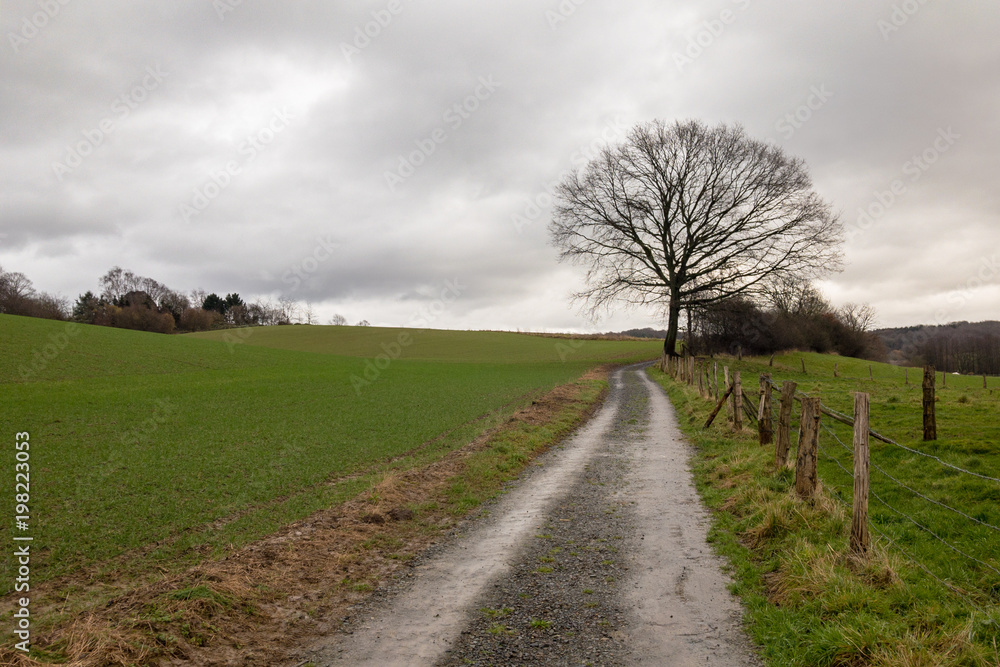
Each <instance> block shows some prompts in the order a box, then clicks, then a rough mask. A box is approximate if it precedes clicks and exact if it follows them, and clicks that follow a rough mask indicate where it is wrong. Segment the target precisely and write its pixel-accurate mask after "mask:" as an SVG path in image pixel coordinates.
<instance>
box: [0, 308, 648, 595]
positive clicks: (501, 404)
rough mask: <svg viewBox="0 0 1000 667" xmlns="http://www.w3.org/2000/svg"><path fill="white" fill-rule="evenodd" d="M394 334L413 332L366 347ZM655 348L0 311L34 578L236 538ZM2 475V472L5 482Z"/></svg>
mask: <svg viewBox="0 0 1000 667" xmlns="http://www.w3.org/2000/svg"><path fill="white" fill-rule="evenodd" d="M400 333H406V334H408V335H410V336H411V337H412V341H411V344H410V345H405V346H402V347H401V348H400V353H399V354H395V355H393V356H392V358H390V357H389V356H386V357H385V359H384V360H379V359H378V355H379V354H383V352H382V350H384V349H385V348H384V347H383V344H385V345H389V346H390V348H391V345H392V343H393V341H398V339H399V335H400ZM227 336H228V337H227ZM477 339H479V342H478V344H477ZM570 342H572V343H573V345H572V346H568V345H567V343H570ZM559 345H562V346H563V347H557V346H559ZM46 346H49V347H48V349H46ZM658 346H659V343H656V342H655V341H652V342H648V343H647V342H604V341H587V342H585V343H583V344H582V345H580V344H577V343H576V342H573V341H565V340H563V341H560V340H558V339H550V338H540V337H534V336H519V335H517V334H474V333H472V334H470V333H465V332H446V331H420V330H413V331H409V332H403V331H402V330H384V329H377V328H368V327H366V328H363V329H360V328H354V327H304V326H303V327H280V328H278V327H276V328H274V330H273V331H272V330H268V329H259V330H242V331H240V332H238V334H236V335H234V334H233V333H230V332H223V333H218V334H207V335H204V336H201V335H199V336H162V335H156V334H147V333H141V332H133V331H125V330H117V329H109V328H101V327H91V326H83V325H75V326H74V325H67V324H65V323H60V322H52V321H47V320H37V319H30V318H20V317H13V316H7V315H3V316H0V405H2V406H3V408H2V409H3V414H4V419H3V422H4V425H5V428H6V430H7V433H6V434H5V436H4V437H5V439H7V440H8V441H10V442H11V451H12V450H13V439H14V434H15V432H20V431H27V432H29V433H30V443H31V449H30V453H31V459H30V470H31V494H30V495H31V502H30V509H31V520H30V534H31V535H32V536H33V537H34V544H35V545H36V547H35V548H36V555H35V556H34V557H33V560H32V577H33V582H39V583H40V582H42V581H45V580H47V579H51V578H54V577H59V576H62V575H67V574H71V573H73V572H75V571H78V570H80V569H81V568H86V567H97V568H100V567H102V564H105V563H110V562H111V559H113V558H114V557H116V556H119V555H121V554H125V553H142V554H143V561H144V562H146V563H154V564H156V563H159V564H161V566H163V567H165V568H167V569H171V568H176V567H179V566H182V565H184V564H185V563H188V562H190V561H192V560H197V559H199V558H203V557H205V555H206V554H210V553H218V552H219V550H221V549H222V548H223V547H231V546H234V545H235V546H238V545H240V544H245V543H247V542H249V541H252V540H255V539H257V538H259V537H260V536H262V535H265V534H267V533H269V532H271V531H273V530H275V529H276V528H278V527H279V526H282V525H285V524H287V523H289V522H291V521H293V520H296V519H298V518H301V517H303V516H306V515H308V514H309V513H311V512H313V511H315V510H316V509H318V508H321V507H326V506H329V505H331V504H332V503H336V502H338V501H339V500H343V499H345V498H347V497H350V496H352V495H355V494H357V493H358V492H359V490H360V489H361V488H363V487H364V485H365V484H366V483H368V482H369V480H368V479H367V478H366V477H365V475H366V474H368V473H371V472H372V471H374V470H376V469H379V470H384V469H385V468H386V466H392V465H415V464H416V463H419V462H420V461H427V460H432V459H434V458H435V457H440V456H441V455H442V454H443V453H444V452H447V451H449V450H450V449H454V448H455V447H457V446H460V445H462V444H464V443H466V442H468V441H470V440H471V439H472V438H473V437H474V436H475V435H476V434H478V433H480V432H481V431H483V430H485V429H486V428H487V427H489V426H491V425H494V424H496V423H498V422H499V421H501V420H502V419H503V418H504V417H505V416H506V415H508V414H510V413H512V412H513V411H514V410H516V409H517V408H519V407H521V406H522V405H524V404H525V403H528V402H530V401H531V399H532V398H533V397H536V396H538V395H539V394H541V393H543V392H545V391H547V390H549V389H551V388H552V387H553V386H555V385H557V384H561V383H565V382H568V381H571V380H573V379H575V378H576V377H578V376H580V375H581V373H583V372H584V371H585V370H586V369H587V368H589V367H592V366H595V365H598V364H600V363H604V362H608V361H612V360H614V361H622V360H626V359H636V360H638V359H643V358H650V357H653V356H655V354H656V350H657V349H658ZM277 348H287V349H277ZM36 352H37V353H38V355H36V354H35V353H36ZM46 357H50V358H46ZM374 362H378V367H377V368H375V366H374ZM373 368H375V370H376V371H377V372H374V373H373V372H372V369H373ZM366 371H367V372H368V375H367V376H366V375H365V373H366ZM359 377H360V378H366V379H365V382H364V383H363V384H362V385H360V386H359V385H357V384H356V383H353V382H352V378H359ZM404 455H405V456H406V458H405V460H399V461H397V462H396V463H393V461H394V460H396V459H397V458H398V457H402V456H404ZM9 459H10V461H9V462H10V464H11V465H10V470H11V471H13V454H11V456H10V457H9ZM13 486H14V479H13V473H12V474H10V475H7V476H5V479H4V482H3V488H4V491H5V492H6V495H5V497H12V494H13V491H14V489H13ZM11 511H13V506H11ZM9 530H10V531H11V532H10V534H11V536H13V535H14V534H15V533H16V531H14V529H13V528H11V529H9ZM3 564H4V567H5V571H10V568H11V566H12V561H11V556H10V550H5V555H4V559H3ZM119 566H120V563H116V564H115V565H114V567H119ZM108 567H111V566H108ZM11 585H12V582H11V581H10V579H6V580H4V583H3V586H4V587H5V588H6V590H7V591H9V590H10V586H11Z"/></svg>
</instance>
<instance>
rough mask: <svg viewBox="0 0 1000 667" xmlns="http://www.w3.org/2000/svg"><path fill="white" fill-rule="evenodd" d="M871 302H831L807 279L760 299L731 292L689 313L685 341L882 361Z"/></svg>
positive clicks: (701, 349) (694, 347)
mask: <svg viewBox="0 0 1000 667" xmlns="http://www.w3.org/2000/svg"><path fill="white" fill-rule="evenodd" d="M874 322H875V311H874V310H873V309H872V308H871V306H868V305H867V304H865V305H856V304H848V305H846V306H844V307H843V308H840V309H835V308H834V307H833V306H831V305H830V304H829V303H828V302H827V301H826V300H825V299H824V298H823V297H822V295H820V293H819V292H818V291H817V290H816V289H815V288H814V287H813V286H812V285H810V284H809V283H807V282H797V281H789V282H784V283H781V284H779V285H777V286H775V287H773V288H771V289H770V290H769V291H768V293H767V295H766V298H765V299H764V300H763V301H755V300H751V299H748V298H743V297H734V298H731V299H726V300H724V301H720V302H717V303H713V304H710V305H707V306H705V307H703V308H700V309H698V310H697V311H693V312H690V313H688V335H687V336H686V340H685V343H686V344H687V345H688V346H689V349H690V350H691V351H693V352H695V353H712V354H714V353H730V354H736V353H737V352H739V351H742V352H743V353H744V354H752V355H764V354H774V353H776V352H780V351H782V350H792V349H796V350H809V351H813V352H822V353H828V352H832V353H836V354H840V355H842V356H845V357H857V358H861V359H871V360H879V361H881V360H884V359H885V358H886V356H887V353H886V350H885V347H884V345H883V344H882V340H881V339H880V338H879V337H878V336H877V335H876V334H875V333H873V332H872V326H873V324H874Z"/></svg>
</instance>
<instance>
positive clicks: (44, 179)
mask: <svg viewBox="0 0 1000 667" xmlns="http://www.w3.org/2000/svg"><path fill="white" fill-rule="evenodd" d="M780 4H781V5H782V6H781V7H779V6H778V5H779V3H765V2H759V1H757V0H736V1H733V2H729V1H722V2H709V3H705V2H694V1H693V0H690V1H683V2H675V3H669V4H666V5H665V4H664V3H654V2H652V1H646V2H643V1H640V2H634V3H624V4H623V3H611V2H606V1H602V0H562V1H561V2H555V1H552V2H537V1H529V0H513V1H511V2H505V3H502V4H497V5H488V6H484V5H481V4H479V3H476V4H473V3H467V2H466V3H461V2H458V1H457V0H452V1H441V2H435V3H417V2H412V1H411V0H383V1H381V2H370V3H321V2H306V1H290V2H281V3H279V2H263V1H258V2H254V1H251V0H244V1H243V2H237V1H236V0H216V1H215V2H201V1H198V2H196V1H194V0H191V1H187V2H184V1H181V2H176V3H169V4H167V3H156V4H150V3H127V2H124V1H117V0H108V1H107V2H102V3H98V4H97V6H92V5H89V4H88V5H85V4H82V3H79V2H73V1H72V0H35V1H25V0H16V1H13V2H7V3H5V4H4V6H3V9H2V11H3V14H2V16H0V27H2V33H3V36H4V43H3V44H2V45H0V68H2V71H3V77H2V79H0V210H2V213H0V216H2V217H0V232H2V233H3V234H6V236H4V237H0V265H3V266H4V268H6V269H8V270H17V271H23V272H24V273H26V274H27V275H28V276H29V277H31V278H32V279H33V280H34V281H35V283H36V285H37V286H38V287H39V288H41V289H44V290H47V291H54V292H61V293H63V294H65V295H67V296H71V297H75V296H76V294H78V293H79V292H81V291H83V290H85V289H93V288H95V287H96V282H97V279H98V277H99V276H100V275H101V274H103V273H104V272H105V271H106V270H107V269H108V268H110V267H111V266H112V265H115V264H119V265H122V266H124V267H127V268H130V269H132V270H134V271H136V272H138V273H141V274H143V275H149V276H152V277H154V278H156V279H158V280H160V281H161V282H164V283H166V284H168V285H170V286H172V287H174V288H175V289H180V290H189V289H193V288H197V287H201V288H204V289H206V290H209V291H218V292H232V291H235V292H240V293H241V294H243V295H245V296H252V295H270V296H277V295H279V294H282V295H285V296H290V297H292V298H295V299H298V300H300V301H306V300H308V301H310V302H312V303H313V304H314V306H315V307H316V310H317V311H318V312H319V313H320V314H321V316H323V317H328V316H329V315H332V314H333V313H334V312H342V313H344V314H346V315H347V316H348V317H349V319H351V320H352V321H356V320H358V319H362V318H366V319H368V320H370V321H371V322H372V323H373V324H385V325H398V324H405V323H406V322H407V321H408V320H409V319H410V318H411V317H412V315H413V313H414V312H415V311H419V310H420V308H421V307H423V306H426V305H427V304H429V303H432V302H433V300H434V299H435V298H436V296H437V294H438V293H439V292H440V290H441V289H444V286H445V284H446V281H457V283H458V284H460V285H461V286H462V290H461V294H460V296H459V297H458V298H457V299H455V300H454V301H453V302H452V303H450V304H449V306H448V308H447V310H446V311H445V312H443V313H441V315H440V316H439V318H438V320H437V322H436V323H435V325H436V326H447V327H463V328H505V329H519V328H520V329H533V330H539V329H570V328H573V329H591V328H593V327H595V325H593V324H592V323H590V322H589V321H588V320H587V319H586V318H584V317H582V316H581V315H580V314H578V313H577V312H576V310H574V309H573V308H572V307H571V306H570V304H569V303H568V300H567V296H568V294H569V293H571V292H572V291H574V290H575V289H578V288H579V287H580V285H581V281H582V273H581V271H579V270H578V269H576V268H574V267H568V266H565V265H561V264H559V263H558V262H557V257H556V252H555V250H554V249H553V248H552V247H550V246H549V245H548V238H547V233H546V224H547V221H548V216H549V211H548V207H549V205H550V199H551V198H550V197H549V192H550V191H551V186H552V184H553V183H554V182H557V181H558V179H559V178H560V175H561V174H562V173H565V171H566V170H567V169H571V168H573V167H575V166H579V164H581V163H582V162H583V161H584V160H585V159H586V157H587V156H588V155H591V154H593V151H594V150H595V149H596V147H598V146H599V145H600V144H601V142H603V141H609V140H610V141H615V140H617V139H619V138H621V137H622V136H623V135H624V134H625V132H626V131H627V130H628V128H629V127H631V126H632V125H634V124H636V123H640V122H644V121H647V120H650V119H653V118H663V119H666V120H672V119H675V118H701V119H704V120H706V121H708V122H723V121H724V122H740V123H742V124H743V125H745V126H746V128H747V130H748V132H749V133H750V134H752V135H755V136H758V137H761V138H767V139H770V140H772V141H774V142H775V143H778V144H779V145H782V146H783V147H785V148H786V149H787V150H788V151H789V152H791V153H793V154H795V155H798V156H801V157H803V158H804V159H805V160H806V162H807V164H808V165H809V166H810V169H811V172H812V174H813V177H814V181H815V184H816V188H817V190H818V191H819V192H820V193H821V194H822V195H823V196H824V197H825V198H826V199H828V200H829V201H831V202H832V203H833V205H834V206H835V207H836V208H837V209H838V210H840V211H842V215H843V218H844V220H845V222H846V223H847V224H848V227H849V229H850V230H852V231H851V232H850V234H849V240H848V242H847V244H846V246H845V252H846V258H847V261H848V267H847V269H846V270H845V271H844V272H843V273H841V274H838V275H836V276H833V277H832V278H831V279H830V280H829V281H827V282H825V283H824V284H823V289H824V291H825V292H826V293H827V295H828V296H829V297H830V298H831V299H832V300H833V301H834V302H835V303H843V302H846V301H869V302H872V303H873V304H874V305H875V306H876V308H877V309H878V310H879V313H880V316H881V317H880V321H881V323H882V324H886V325H902V324H915V323H918V322H924V323H939V320H941V318H943V319H944V321H950V320H960V319H967V320H978V319H987V318H1000V313H998V312H997V311H998V306H1000V303H998V301H997V295H998V289H997V284H998V283H1000V275H998V271H1000V269H998V268H997V262H996V253H997V252H1000V247H998V246H1000V224H998V222H1000V212H998V211H1000V207H998V195H997V189H996V187H995V181H996V178H997V163H996V155H997V154H1000V145H998V144H1000V132H998V131H997V129H998V128H997V127H996V124H997V122H998V121H997V118H998V117H997V114H996V109H997V108H998V107H1000V79H998V78H997V76H996V72H997V71H998V65H1000V43H998V41H997V40H996V39H995V35H996V34H998V33H1000V10H998V9H996V8H994V7H989V6H987V4H986V3H979V4H975V5H972V4H968V5H962V6H949V7H947V8H946V7H943V6H941V5H937V4H933V3H929V2H924V3H921V2H919V1H918V0H905V1H901V2H897V3H895V4H890V3H869V2H863V1H862V0H850V1H848V2H845V3H839V4H836V5H823V6H813V5H811V4H809V5H806V4H800V5H798V6H793V5H791V4H790V3H780ZM657 317H658V316H657V314H656V313H646V312H643V311H631V312H629V311H620V312H617V313H612V314H609V315H608V316H607V319H606V320H605V321H603V322H601V323H600V324H599V325H596V328H598V329H604V328H609V327H612V326H633V325H636V326H646V325H657V324H659V322H658V320H657Z"/></svg>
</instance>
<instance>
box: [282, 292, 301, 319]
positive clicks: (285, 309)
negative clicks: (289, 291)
mask: <svg viewBox="0 0 1000 667" xmlns="http://www.w3.org/2000/svg"><path fill="white" fill-rule="evenodd" d="M278 311H279V312H280V313H281V314H280V316H279V317H280V321H279V322H278V324H291V323H292V322H294V321H296V320H298V319H299V304H298V302H297V301H295V299H293V298H292V297H290V296H279V297H278Z"/></svg>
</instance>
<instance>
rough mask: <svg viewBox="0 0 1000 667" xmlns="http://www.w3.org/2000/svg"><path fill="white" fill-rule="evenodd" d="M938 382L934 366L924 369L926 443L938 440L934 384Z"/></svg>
mask: <svg viewBox="0 0 1000 667" xmlns="http://www.w3.org/2000/svg"><path fill="white" fill-rule="evenodd" d="M936 382H937V371H936V370H935V369H934V367H933V366H927V367H926V368H924V442H929V441H931V440H937V415H936V412H935V408H936V405H935V403H934V400H935V393H936V392H935V391H934V384H935V383H936Z"/></svg>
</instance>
